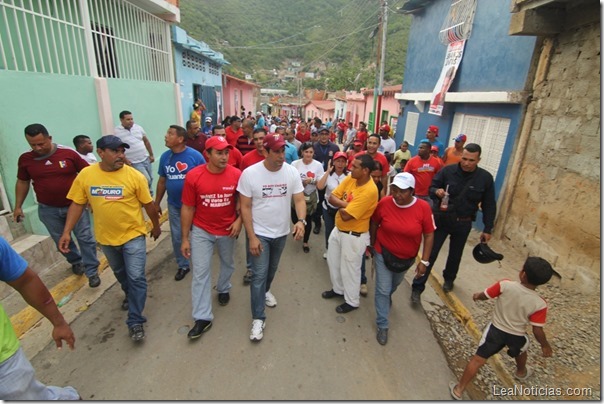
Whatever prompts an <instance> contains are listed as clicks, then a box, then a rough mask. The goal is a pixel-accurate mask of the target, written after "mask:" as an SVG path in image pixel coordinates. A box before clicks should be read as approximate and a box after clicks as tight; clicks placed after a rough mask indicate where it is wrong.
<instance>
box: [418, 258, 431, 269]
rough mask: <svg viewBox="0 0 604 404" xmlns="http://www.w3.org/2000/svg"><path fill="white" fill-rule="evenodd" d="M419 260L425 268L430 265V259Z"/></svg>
mask: <svg viewBox="0 0 604 404" xmlns="http://www.w3.org/2000/svg"><path fill="white" fill-rule="evenodd" d="M419 262H421V263H422V264H424V265H425V266H426V268H428V267H429V266H430V261H424V260H420V261H419Z"/></svg>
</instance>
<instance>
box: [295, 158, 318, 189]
mask: <svg viewBox="0 0 604 404" xmlns="http://www.w3.org/2000/svg"><path fill="white" fill-rule="evenodd" d="M292 167H294V168H295V169H296V170H298V172H299V173H300V180H301V181H304V180H305V179H307V178H314V179H315V181H313V182H312V183H309V184H307V185H306V186H305V187H304V193H305V194H306V195H310V194H312V193H313V192H316V190H317V185H316V182H317V181H319V180H320V179H321V177H323V174H325V171H324V170H323V164H321V163H319V162H318V161H317V160H312V161H311V162H310V164H304V161H303V160H302V159H299V160H296V161H294V162H292Z"/></svg>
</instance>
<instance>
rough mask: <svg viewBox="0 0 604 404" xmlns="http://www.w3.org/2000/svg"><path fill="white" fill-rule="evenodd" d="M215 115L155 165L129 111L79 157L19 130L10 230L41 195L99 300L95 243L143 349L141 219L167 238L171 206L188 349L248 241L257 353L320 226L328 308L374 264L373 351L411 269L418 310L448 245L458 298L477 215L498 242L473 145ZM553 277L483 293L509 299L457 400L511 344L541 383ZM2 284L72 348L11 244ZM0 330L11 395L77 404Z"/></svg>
mask: <svg viewBox="0 0 604 404" xmlns="http://www.w3.org/2000/svg"><path fill="white" fill-rule="evenodd" d="M204 111H205V105H203V102H201V101H198V102H196V103H195V105H194V108H193V111H192V113H191V117H190V118H191V119H190V120H189V121H187V122H186V125H185V127H184V128H183V127H181V126H179V125H170V126H169V127H168V128H167V129H166V133H165V136H164V140H165V146H166V149H165V151H163V152H162V153H161V155H160V156H159V158H158V159H156V158H155V156H154V151H153V149H152V147H151V143H150V142H149V138H148V137H149V135H148V134H147V132H146V131H145V129H143V127H142V126H140V125H139V124H137V123H135V122H134V115H133V113H132V112H130V111H122V112H121V113H120V114H119V119H120V123H119V124H118V125H117V126H116V127H115V129H114V132H113V134H110V135H105V136H102V137H101V138H99V139H96V141H95V145H96V148H94V147H93V140H91V139H90V138H89V137H88V136H86V135H78V136H76V137H75V138H74V139H73V143H74V148H71V147H68V146H65V145H60V144H56V143H54V142H53V139H52V136H51V133H50V132H49V130H47V128H46V127H44V126H43V125H42V124H39V123H34V124H31V125H28V126H27V127H26V128H25V129H24V136H25V140H26V142H27V143H28V144H29V146H30V147H31V150H30V151H28V152H26V153H23V155H21V157H20V158H19V162H18V174H17V182H16V192H15V195H16V198H15V199H16V201H15V209H14V213H13V216H14V220H16V221H21V220H23V217H24V216H23V215H24V213H23V209H22V206H23V203H24V201H25V198H26V196H27V194H28V191H29V188H30V184H33V191H34V192H35V196H36V198H37V201H38V215H39V218H40V221H41V222H42V223H43V224H44V226H45V227H46V229H47V230H48V232H49V234H50V235H51V237H52V239H53V240H54V242H55V243H56V245H57V247H58V249H59V251H60V252H61V253H62V254H63V256H64V257H65V259H66V260H67V261H68V262H69V264H71V268H72V271H73V273H74V274H76V275H85V276H86V277H87V279H88V285H89V287H91V288H96V287H98V286H99V285H100V284H101V279H100V278H99V274H98V267H99V260H98V258H97V249H96V246H97V243H98V244H99V245H100V248H101V250H102V252H103V254H104V255H105V257H106V258H107V261H108V263H109V266H110V267H111V269H112V271H113V274H114V275H115V278H116V279H117V281H118V282H119V284H120V286H121V289H122V290H123V292H124V300H123V301H121V303H120V304H121V308H122V309H123V310H124V311H126V312H127V316H126V325H127V328H128V333H129V336H130V338H131V339H132V340H133V341H135V342H138V343H140V341H142V340H143V339H144V338H145V332H146V331H145V323H146V321H147V319H146V317H145V315H144V314H143V313H144V309H145V303H146V300H147V277H146V275H145V266H146V248H145V247H146V236H147V234H148V231H147V228H146V225H145V219H144V215H143V210H144V212H145V213H146V215H147V217H148V218H149V219H150V220H151V223H152V230H151V236H152V238H154V239H157V238H158V237H159V236H160V234H161V229H160V222H159V218H160V215H161V204H162V201H163V200H164V197H165V199H166V202H167V209H168V217H169V225H170V236H171V241H172V247H173V253H174V257H175V260H176V265H175V267H174V279H175V281H181V280H183V279H184V278H185V277H186V276H187V275H188V274H189V273H191V275H189V276H190V277H191V295H192V307H191V317H192V327H191V328H190V331H189V333H188V338H189V339H193V340H194V339H197V338H200V337H201V336H202V334H204V333H206V332H207V331H209V330H210V328H211V327H212V321H213V320H214V314H213V311H212V306H213V303H214V301H216V302H217V303H218V304H219V305H222V306H224V305H227V304H228V303H229V300H230V295H229V291H230V289H231V287H232V283H231V282H232V279H233V275H234V274H235V270H236V268H235V263H234V252H235V248H236V245H237V243H238V242H243V241H238V240H239V236H240V234H241V232H242V231H244V232H245V245H246V254H247V256H246V268H245V273H243V272H242V273H243V282H244V284H246V285H249V288H250V309H251V329H250V334H249V338H250V340H251V341H255V342H258V341H261V340H262V338H263V336H264V333H265V332H266V331H267V328H266V326H267V311H266V310H265V309H266V307H269V308H271V307H275V306H277V296H278V295H279V291H278V290H275V288H272V285H273V281H274V279H275V276H276V274H277V272H278V271H277V270H278V268H279V262H280V260H281V256H282V253H283V250H284V247H285V245H286V242H287V238H288V236H290V235H293V238H294V240H295V241H299V242H301V248H302V250H303V252H304V253H310V252H311V247H310V244H309V240H310V238H311V236H312V234H314V235H315V236H317V237H321V236H318V235H319V234H320V232H321V230H322V229H323V230H324V243H323V239H321V243H320V245H323V244H324V245H325V249H322V248H321V249H320V251H319V252H318V254H322V256H323V258H324V259H325V262H326V266H327V268H328V269H329V276H330V281H331V285H325V286H326V290H325V291H323V292H322V293H321V296H322V297H323V298H324V299H330V300H332V301H337V305H335V307H334V308H335V311H336V312H337V313H340V314H345V313H349V312H351V311H354V310H356V309H358V307H359V306H360V304H361V301H362V299H361V296H367V295H368V292H369V291H368V287H367V275H366V268H365V266H366V261H368V260H366V258H368V257H373V261H372V262H373V265H374V266H375V290H374V305H375V313H376V317H375V323H376V340H377V342H378V343H379V344H381V345H386V344H387V342H388V328H389V313H390V309H391V306H392V295H393V293H394V292H395V291H396V290H397V288H398V286H399V285H400V284H401V282H402V280H403V278H404V276H405V274H406V273H407V271H408V270H409V269H410V268H413V271H414V273H415V275H414V277H413V283H412V294H411V302H412V304H416V305H417V304H419V303H420V301H421V294H422V292H423V291H424V289H425V284H426V281H427V279H428V276H429V274H430V272H431V270H432V268H433V264H434V262H435V261H436V260H437V258H438V254H439V252H440V250H441V248H442V246H443V244H444V242H445V241H446V239H447V237H448V238H449V249H448V256H447V258H446V264H445V267H444V271H443V278H444V284H443V290H444V291H445V292H450V291H451V290H453V288H454V283H455V280H456V278H457V274H458V271H459V266H460V262H461V259H462V254H463V250H464V246H465V244H466V241H467V239H468V235H469V233H470V230H471V229H472V225H473V223H474V222H475V221H476V219H477V213H478V211H479V210H480V211H481V212H482V215H481V216H480V217H481V218H482V233H481V236H480V238H481V242H482V243H487V242H488V241H489V240H490V238H491V233H492V231H493V226H494V221H495V214H496V200H495V186H494V181H493V176H492V175H491V174H490V173H489V172H488V171H486V170H485V169H483V168H481V167H479V162H480V157H481V153H482V149H481V147H480V145H478V144H476V143H471V142H470V143H466V142H467V141H468V136H466V135H465V134H459V135H457V136H455V137H454V142H453V143H454V144H453V145H452V146H451V147H447V148H446V147H445V145H444V144H443V143H441V142H440V141H439V140H438V139H437V138H438V137H439V128H438V127H437V126H434V125H431V126H429V127H428V128H427V130H426V137H425V139H423V140H421V141H420V142H419V144H418V145H417V155H415V156H412V153H411V151H410V145H409V143H408V142H407V141H402V142H401V143H400V144H399V145H398V147H397V144H396V142H395V139H394V138H393V130H392V128H391V127H390V126H389V125H388V124H387V123H386V122H382V124H381V125H380V126H379V130H378V133H369V132H368V130H367V125H366V124H365V123H364V122H360V123H359V124H358V125H354V124H353V122H348V123H346V122H345V121H344V120H343V119H336V120H334V121H333V122H332V121H331V119H330V120H329V121H328V122H325V123H323V122H322V120H321V119H319V118H317V117H315V118H313V119H310V118H309V119H307V120H304V119H296V118H292V117H289V118H288V117H271V116H266V115H265V114H263V113H262V112H258V113H257V114H256V116H255V117H254V116H252V115H251V114H248V115H247V116H246V115H245V113H243V114H242V116H232V117H227V118H225V119H224V120H223V121H222V122H213V121H212V118H211V117H204ZM355 126H356V127H355ZM94 151H96V155H97V156H98V159H97V156H95V154H94V153H93V152H94ZM156 162H157V164H156V167H153V165H154V163H156ZM154 177H156V178H157V181H156V186H155V188H154V189H153V187H152V184H153V178H154ZM292 224H293V226H292ZM72 237H73V238H75V239H76V240H77V245H76V243H74V241H73V239H72ZM241 240H243V238H242V239H241ZM214 250H216V251H217V254H218V257H219V262H220V264H219V268H218V271H219V272H218V277H217V282H216V285H212V276H211V275H212V255H213V252H214ZM368 262H369V261H368ZM551 273H552V269H551V266H550V265H549V264H548V263H547V262H546V261H544V260H542V259H540V258H537V257H529V259H527V261H526V263H525V265H524V267H523V268H522V270H521V272H520V275H519V281H520V282H513V281H509V280H505V281H500V282H498V283H496V284H495V285H492V286H490V287H488V288H487V289H485V290H484V291H483V292H478V293H476V294H475V295H474V299H475V300H486V299H492V298H496V297H498V299H497V304H496V306H495V309H494V315H493V321H492V324H489V326H488V327H487V329H486V330H485V334H484V336H483V341H481V343H480V346H479V347H478V350H477V352H476V355H474V357H472V358H471V360H470V362H469V363H468V365H467V367H466V369H465V372H464V375H463V376H462V378H461V380H460V381H459V382H452V384H451V386H450V389H451V391H450V392H451V395H452V396H453V398H455V399H461V394H462V393H463V391H464V389H465V387H466V385H467V384H468V383H469V381H470V380H471V379H472V378H473V377H474V376H475V375H476V373H477V371H478V369H479V368H480V366H482V365H483V364H484V363H485V362H486V359H488V358H489V357H490V356H491V355H493V354H495V353H497V352H499V351H500V350H501V349H503V348H504V347H506V346H507V347H508V349H509V350H508V353H509V355H510V356H512V357H513V358H515V359H516V363H517V371H516V373H515V375H516V377H517V378H518V379H520V380H526V378H528V377H529V376H530V371H531V369H530V367H528V366H527V365H526V362H527V348H528V338H527V336H526V327H527V326H528V325H529V324H530V325H531V326H532V327H533V332H534V334H535V337H536V339H537V341H538V342H539V343H540V344H541V346H542V348H543V354H544V356H549V355H551V347H550V346H549V343H548V342H547V339H546V337H545V334H544V332H543V326H544V324H545V319H546V311H547V306H546V304H545V302H544V301H543V300H542V299H540V298H539V295H538V294H537V293H536V292H535V291H534V289H535V288H536V287H537V286H538V285H541V284H544V283H546V282H547V281H548V280H549V278H550V277H551ZM0 279H2V280H3V281H5V282H7V283H8V284H9V285H11V286H12V287H14V288H15V289H17V290H18V291H19V292H21V294H22V295H23V297H24V298H25V299H26V300H27V302H28V303H30V304H31V305H32V306H33V307H34V308H35V309H37V310H38V311H40V312H41V313H42V314H43V315H44V316H45V317H46V318H48V320H49V321H51V322H52V324H53V326H54V329H53V339H54V340H55V341H56V343H57V346H61V345H62V341H65V342H66V343H67V344H68V345H69V346H70V347H71V348H73V346H74V342H75V337H74V335H73V332H72V331H71V329H70V327H69V325H68V324H67V323H66V322H65V320H64V319H63V317H62V315H61V313H60V312H59V311H58V309H57V307H56V304H55V303H54V301H53V300H52V297H50V294H49V292H48V289H47V288H46V287H45V286H44V284H43V283H42V282H41V281H40V279H39V277H38V276H37V275H36V274H35V273H34V272H33V271H32V270H31V269H30V268H29V267H28V265H27V263H26V262H25V261H24V260H23V258H21V257H20V256H19V255H18V254H17V253H16V252H15V251H14V250H12V248H11V247H10V245H8V243H7V242H6V241H5V240H3V239H0ZM213 286H214V287H213ZM213 289H214V290H215V292H213V291H212V290H213ZM318 293H319V292H317V295H318ZM214 294H215V295H216V300H214V296H213V295H214ZM116 304H117V303H116ZM269 311H270V310H269ZM9 329H10V330H9ZM0 330H4V332H3V333H1V334H0V335H2V338H3V340H1V341H0V342H1V343H2V345H0V398H2V399H78V398H79V395H78V393H77V392H76V391H75V389H73V388H72V387H65V388H60V387H54V386H45V385H43V384H42V383H40V382H39V381H37V380H36V379H35V374H34V371H33V368H32V366H31V364H30V363H29V361H28V360H27V358H26V357H25V355H24V354H23V352H22V350H21V348H19V343H18V340H17V339H16V336H15V335H14V332H13V331H12V329H11V325H10V321H9V319H8V317H7V316H6V314H5V313H4V311H2V310H0ZM3 374H4V375H6V376H3Z"/></svg>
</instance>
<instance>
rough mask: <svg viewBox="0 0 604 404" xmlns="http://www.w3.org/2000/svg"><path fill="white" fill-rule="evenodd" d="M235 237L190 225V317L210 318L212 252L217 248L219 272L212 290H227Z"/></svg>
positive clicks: (224, 291) (208, 319) (233, 269)
mask: <svg viewBox="0 0 604 404" xmlns="http://www.w3.org/2000/svg"><path fill="white" fill-rule="evenodd" d="M235 240H236V239H234V238H232V237H229V236H215V235H213V234H210V233H208V232H207V231H205V230H204V229H202V228H200V227H197V226H195V225H194V226H193V230H192V231H191V263H192V264H193V280H192V281H191V297H192V303H193V319H194V320H207V321H212V320H213V319H214V315H213V314H212V285H211V283H212V253H213V252H214V246H216V247H217V248H218V257H219V258H220V274H219V275H218V284H217V285H216V290H217V291H218V293H226V292H228V291H229V290H230V289H231V286H232V285H231V276H232V275H233V272H235V258H234V256H235V254H234V253H235Z"/></svg>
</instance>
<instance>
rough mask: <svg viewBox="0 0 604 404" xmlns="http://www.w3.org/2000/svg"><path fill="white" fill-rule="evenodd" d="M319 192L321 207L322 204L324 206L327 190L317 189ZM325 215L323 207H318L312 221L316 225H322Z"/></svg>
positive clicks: (319, 205) (319, 204)
mask: <svg viewBox="0 0 604 404" xmlns="http://www.w3.org/2000/svg"><path fill="white" fill-rule="evenodd" d="M317 192H318V193H319V202H318V204H317V206H318V207H319V208H320V207H321V206H323V201H324V200H325V190H322V191H321V190H319V189H317ZM322 216H323V210H322V209H316V210H315V212H314V213H313V214H312V221H313V223H314V224H315V227H321V217H322Z"/></svg>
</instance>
